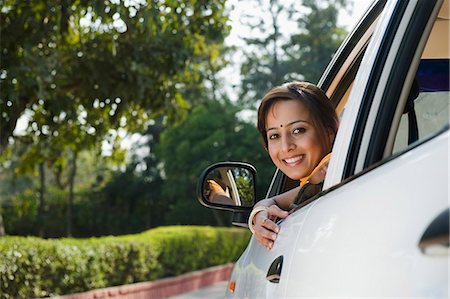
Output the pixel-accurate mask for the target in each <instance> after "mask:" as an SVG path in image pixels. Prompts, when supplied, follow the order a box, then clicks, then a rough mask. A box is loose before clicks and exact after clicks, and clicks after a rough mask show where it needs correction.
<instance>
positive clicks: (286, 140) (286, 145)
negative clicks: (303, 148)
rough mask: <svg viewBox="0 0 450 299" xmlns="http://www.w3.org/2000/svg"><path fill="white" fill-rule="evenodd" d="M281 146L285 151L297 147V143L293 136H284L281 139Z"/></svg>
mask: <svg viewBox="0 0 450 299" xmlns="http://www.w3.org/2000/svg"><path fill="white" fill-rule="evenodd" d="M281 147H282V150H283V151H284V152H289V151H291V150H293V149H294V148H295V143H294V141H293V140H292V138H291V136H283V137H282V140H281Z"/></svg>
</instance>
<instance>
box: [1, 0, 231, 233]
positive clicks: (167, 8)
mask: <svg viewBox="0 0 450 299" xmlns="http://www.w3.org/2000/svg"><path fill="white" fill-rule="evenodd" d="M0 18H1V20H2V21H1V22H0V36H1V43H0V48H1V49H0V53H1V59H0V89H1V90H2V93H1V95H0V111H1V114H0V136H1V138H0V153H2V158H1V160H2V161H1V162H4V161H5V160H7V159H8V158H9V157H10V155H11V154H12V153H18V154H17V155H16V158H17V161H16V162H17V163H16V166H15V167H16V168H15V169H16V171H17V172H18V173H21V174H24V173H34V172H35V171H36V166H39V167H40V169H41V170H42V169H43V168H42V167H43V164H46V167H47V168H46V169H50V170H51V171H53V172H55V173H59V174H58V176H60V174H61V173H66V175H67V183H66V184H59V186H60V187H61V188H62V189H64V188H66V189H68V191H69V192H68V196H67V202H68V204H67V211H68V214H67V218H68V221H67V223H68V225H67V226H68V228H67V233H68V234H69V235H70V234H71V222H72V220H71V218H72V217H71V211H72V202H73V197H72V190H73V189H74V188H75V186H74V185H75V177H76V176H77V167H76V165H77V157H78V153H80V152H81V151H82V150H96V151H97V154H98V155H100V151H101V149H100V148H101V146H102V143H103V142H105V141H107V142H108V143H109V144H110V145H111V146H112V151H111V154H112V159H114V160H116V161H118V162H123V161H124V158H125V153H124V151H123V150H122V149H121V148H120V140H121V138H120V135H119V134H118V133H117V132H118V131H125V132H136V131H142V130H143V129H145V127H146V126H147V125H148V123H149V120H150V119H152V118H154V117H156V116H157V115H164V116H167V119H168V120H169V121H174V120H175V119H178V118H180V117H182V116H184V115H185V113H186V111H187V109H188V108H189V106H190V103H189V100H191V99H192V98H190V95H189V93H190V92H191V91H192V90H195V91H197V90H202V91H204V89H205V88H204V86H205V85H204V83H205V81H208V80H210V78H209V77H208V75H204V74H203V72H204V70H206V69H208V68H209V67H210V66H214V69H215V70H218V69H220V68H221V67H222V62H221V60H220V59H218V57H219V56H220V54H221V51H222V48H223V47H222V44H223V41H224V38H225V36H226V35H227V34H228V31H229V28H228V26H227V25H226V22H227V20H228V16H227V12H226V11H225V0H218V1H212V0H211V1H209V0H207V1H187V0H175V1H163V2H161V1H158V0H148V1H127V0H119V1H112V0H111V1H104V0H94V1H86V0H79V1H59V0H50V1H47V0H45V1H44V0H36V1H31V2H30V1H27V0H5V1H2V9H1V11H0ZM21 116H26V120H28V125H27V127H26V129H25V130H24V131H23V132H20V134H17V133H14V132H15V131H14V130H15V128H16V124H17V120H18V119H19V118H20V117H21ZM8 147H13V149H12V150H11V149H8ZM6 154H7V155H8V156H6ZM3 155H5V156H3ZM6 162H9V161H6ZM40 176H41V181H42V182H44V181H45V179H43V176H44V174H43V173H42V171H41V172H40ZM45 188H46V186H45V185H44V184H43V183H42V184H41V186H40V190H45ZM45 201H46V198H45V193H44V192H41V206H40V208H39V211H42V210H43V209H44V207H43V205H44V204H45ZM40 217H41V216H40Z"/></svg>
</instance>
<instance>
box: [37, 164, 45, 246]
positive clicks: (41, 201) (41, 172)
mask: <svg viewBox="0 0 450 299" xmlns="http://www.w3.org/2000/svg"><path fill="white" fill-rule="evenodd" d="M39 181H40V186H39V207H38V229H39V232H38V233H39V237H41V238H42V237H44V235H45V229H44V224H45V221H44V218H45V215H44V213H45V168H44V163H43V162H41V163H39Z"/></svg>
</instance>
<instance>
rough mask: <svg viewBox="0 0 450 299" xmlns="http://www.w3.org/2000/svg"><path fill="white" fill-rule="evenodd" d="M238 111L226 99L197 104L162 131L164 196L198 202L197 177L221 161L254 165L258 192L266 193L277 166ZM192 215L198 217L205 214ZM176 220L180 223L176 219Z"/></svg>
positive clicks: (176, 200) (259, 195) (253, 129)
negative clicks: (273, 163)
mask: <svg viewBox="0 0 450 299" xmlns="http://www.w3.org/2000/svg"><path fill="white" fill-rule="evenodd" d="M238 111H239V107H237V106H235V105H233V104H232V103H230V102H227V101H225V102H223V103H220V102H210V103H207V104H205V105H198V106H196V107H195V108H194V109H192V111H191V113H190V115H189V117H188V118H186V119H185V120H183V121H182V122H180V123H178V124H177V125H176V126H174V127H172V128H168V129H167V130H166V131H165V132H164V133H163V134H162V136H161V142H160V144H159V146H158V147H157V149H156V151H157V154H158V156H159V158H160V159H161V161H162V162H163V165H164V173H165V181H164V185H163V197H164V198H165V199H166V200H167V201H168V203H176V202H179V201H186V202H188V203H186V204H177V206H182V207H186V206H187V205H198V203H197V202H196V201H195V198H196V193H195V192H196V185H197V180H198V177H199V175H200V174H201V172H202V171H203V170H204V169H205V168H206V167H207V166H209V165H210V164H213V163H216V162H219V161H243V162H248V163H251V164H253V165H255V167H256V169H257V171H258V180H257V182H258V185H257V190H258V194H257V196H258V197H259V198H262V197H263V196H264V194H265V192H266V188H267V187H268V185H269V182H270V181H269V180H270V178H271V176H272V174H273V170H274V168H273V165H272V163H271V162H270V159H269V157H268V155H267V153H266V152H265V151H264V149H263V147H262V145H261V142H260V137H259V133H258V131H257V129H256V128H255V126H254V125H253V124H250V123H248V122H245V121H243V120H240V119H239V118H238V117H237V113H238ZM180 212H181V209H180ZM185 213H186V212H185ZM189 217H190V218H191V219H196V218H198V217H202V215H189ZM173 221H175V223H177V222H176V221H177V219H174V220H173ZM169 224H171V223H169Z"/></svg>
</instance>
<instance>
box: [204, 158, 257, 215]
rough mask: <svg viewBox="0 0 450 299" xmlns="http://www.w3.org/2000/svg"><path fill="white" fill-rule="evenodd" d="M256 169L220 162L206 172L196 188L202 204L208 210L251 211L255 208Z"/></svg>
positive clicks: (235, 163) (238, 163)
mask: <svg viewBox="0 0 450 299" xmlns="http://www.w3.org/2000/svg"><path fill="white" fill-rule="evenodd" d="M255 178H256V170H255V168H254V167H253V166H252V165H250V164H246V163H241V162H221V163H217V164H214V165H212V166H210V167H208V168H206V169H205V170H204V171H203V173H202V174H201V175H200V178H199V181H198V185H197V198H198V200H199V202H200V203H201V204H202V205H204V206H206V207H209V208H215V209H221V210H228V211H234V212H239V211H249V210H250V209H251V207H253V206H254V204H255V199H256V195H255V186H256V184H255Z"/></svg>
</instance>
